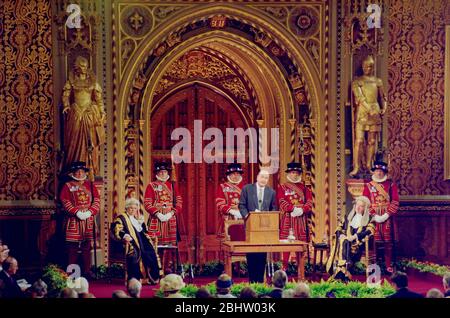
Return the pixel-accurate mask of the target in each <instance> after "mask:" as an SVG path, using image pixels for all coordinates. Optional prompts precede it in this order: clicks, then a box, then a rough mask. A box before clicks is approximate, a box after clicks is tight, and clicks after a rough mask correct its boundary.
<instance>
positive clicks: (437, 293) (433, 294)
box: [426, 288, 444, 298]
mask: <svg viewBox="0 0 450 318" xmlns="http://www.w3.org/2000/svg"><path fill="white" fill-rule="evenodd" d="M426 298H444V294H443V293H442V292H441V291H440V290H439V289H437V288H431V289H430V290H429V291H428V293H427V297H426Z"/></svg>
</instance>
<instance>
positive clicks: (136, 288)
mask: <svg viewBox="0 0 450 318" xmlns="http://www.w3.org/2000/svg"><path fill="white" fill-rule="evenodd" d="M127 289H128V294H130V296H131V297H133V298H140V297H141V290H142V284H141V282H140V281H138V280H137V279H136V278H132V279H130V280H129V281H128V285H127Z"/></svg>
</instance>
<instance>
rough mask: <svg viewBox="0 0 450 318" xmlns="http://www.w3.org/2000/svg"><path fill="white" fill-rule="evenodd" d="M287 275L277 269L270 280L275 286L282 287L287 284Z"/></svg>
mask: <svg viewBox="0 0 450 318" xmlns="http://www.w3.org/2000/svg"><path fill="white" fill-rule="evenodd" d="M287 281H288V277H287V274H286V272H285V271H283V270H281V269H279V270H277V271H276V272H275V273H274V274H273V278H272V282H273V285H274V286H275V287H277V288H284V287H285V286H286V284H287Z"/></svg>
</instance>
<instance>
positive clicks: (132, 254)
mask: <svg viewBox="0 0 450 318" xmlns="http://www.w3.org/2000/svg"><path fill="white" fill-rule="evenodd" d="M139 205H140V204H139V201H138V200H137V199H134V198H130V199H127V200H126V201H125V211H126V212H125V213H122V214H120V215H119V216H117V217H116V218H115V220H114V222H113V223H112V224H111V231H112V235H113V237H114V238H115V239H116V240H118V241H121V242H122V243H123V245H124V248H125V255H126V262H127V276H128V279H129V280H130V279H132V278H136V279H138V280H139V279H144V280H145V281H146V282H148V283H149V284H156V283H157V282H158V281H159V278H160V275H161V274H162V273H161V262H160V259H159V257H158V254H157V243H156V242H154V241H153V239H152V238H151V237H150V236H149V235H148V229H147V226H146V225H145V222H144V218H143V216H142V215H140V213H139Z"/></svg>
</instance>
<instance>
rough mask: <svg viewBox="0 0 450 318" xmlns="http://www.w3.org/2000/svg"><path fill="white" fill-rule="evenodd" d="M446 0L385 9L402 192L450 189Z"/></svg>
mask: <svg viewBox="0 0 450 318" xmlns="http://www.w3.org/2000/svg"><path fill="white" fill-rule="evenodd" d="M445 3H446V2H445V1H443V0H441V1H425V0H423V1H394V2H392V4H391V7H390V8H389V17H388V19H389V33H390V41H389V91H388V93H389V106H388V107H389V114H388V118H389V127H388V130H389V139H388V141H389V148H390V151H391V153H392V155H391V172H390V174H391V175H392V177H393V178H394V179H395V180H396V181H397V182H398V184H399V188H400V194H401V195H443V194H450V185H449V184H448V182H445V181H444V178H443V173H444V166H443V163H444V161H443V150H444V129H443V128H444V121H443V120H444V119H443V114H444V90H445V89H448V88H445V87H444V67H443V66H444V55H445V25H444V22H443V21H444V19H443V14H444V6H445Z"/></svg>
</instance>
